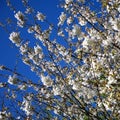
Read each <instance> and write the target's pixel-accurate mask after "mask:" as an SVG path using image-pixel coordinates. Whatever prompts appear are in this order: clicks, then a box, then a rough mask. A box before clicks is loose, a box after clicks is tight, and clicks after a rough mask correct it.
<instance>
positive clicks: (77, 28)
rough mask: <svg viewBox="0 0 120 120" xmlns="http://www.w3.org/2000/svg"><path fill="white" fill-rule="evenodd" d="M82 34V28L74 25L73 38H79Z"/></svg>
mask: <svg viewBox="0 0 120 120" xmlns="http://www.w3.org/2000/svg"><path fill="white" fill-rule="evenodd" d="M80 32H81V29H80V26H79V25H77V24H75V25H73V29H72V35H73V36H76V35H77V36H79V35H80Z"/></svg>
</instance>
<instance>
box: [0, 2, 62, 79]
mask: <svg viewBox="0 0 120 120" xmlns="http://www.w3.org/2000/svg"><path fill="white" fill-rule="evenodd" d="M29 1H30V2H29V4H30V6H32V7H33V8H35V10H36V11H40V12H42V13H44V14H45V15H46V16H47V20H49V22H51V23H54V24H57V21H58V19H57V18H58V16H59V14H60V9H58V8H57V5H58V4H59V0H53V1H52V2H51V0H29ZM11 3H12V4H13V6H15V8H16V11H19V10H20V11H23V10H24V9H25V8H24V7H23V6H22V4H21V0H11ZM0 11H1V15H0V22H2V23H5V19H6V18H8V17H10V18H11V19H14V14H13V11H10V9H9V8H8V7H7V6H6V0H0ZM14 20H15V19H14ZM9 30H10V31H11V32H12V31H13V30H12V28H10V29H9ZM27 35H28V34H27V33H26V34H24V35H23V37H24V36H25V37H26V36H27ZM8 38H9V34H8V33H7V32H6V31H5V30H3V29H2V28H1V27H0V64H3V65H6V66H7V67H9V68H12V69H14V67H15V65H16V60H18V65H17V69H18V72H20V73H22V74H23V75H28V76H29V77H30V79H32V78H34V79H35V76H34V75H35V73H32V72H31V71H30V68H29V67H28V66H26V65H25V64H24V63H22V61H21V60H20V59H18V55H19V50H18V48H16V46H15V45H14V44H12V42H11V41H10V40H9V39H8ZM32 38H33V37H32V36H31V39H32ZM37 79H38V78H37Z"/></svg>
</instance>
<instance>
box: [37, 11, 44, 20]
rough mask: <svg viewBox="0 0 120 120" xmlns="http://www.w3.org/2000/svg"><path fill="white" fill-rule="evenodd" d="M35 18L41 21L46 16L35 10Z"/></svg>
mask: <svg viewBox="0 0 120 120" xmlns="http://www.w3.org/2000/svg"><path fill="white" fill-rule="evenodd" d="M36 18H37V20H40V21H42V22H43V21H44V20H45V18H46V17H45V16H44V15H43V14H42V13H40V12H37V15H36Z"/></svg>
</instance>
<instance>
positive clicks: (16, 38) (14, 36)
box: [9, 32, 21, 47]
mask: <svg viewBox="0 0 120 120" xmlns="http://www.w3.org/2000/svg"><path fill="white" fill-rule="evenodd" d="M9 39H10V40H11V41H12V43H15V44H16V46H17V47H18V46H20V42H21V40H20V33H19V32H12V33H11V34H10V36H9Z"/></svg>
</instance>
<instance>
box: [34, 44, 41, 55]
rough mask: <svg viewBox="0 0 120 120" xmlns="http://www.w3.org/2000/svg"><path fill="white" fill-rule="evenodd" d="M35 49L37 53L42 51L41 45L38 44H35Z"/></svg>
mask: <svg viewBox="0 0 120 120" xmlns="http://www.w3.org/2000/svg"><path fill="white" fill-rule="evenodd" d="M34 51H35V54H36V55H38V54H40V53H41V52H42V49H41V47H40V46H39V45H37V46H34Z"/></svg>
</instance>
